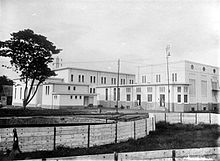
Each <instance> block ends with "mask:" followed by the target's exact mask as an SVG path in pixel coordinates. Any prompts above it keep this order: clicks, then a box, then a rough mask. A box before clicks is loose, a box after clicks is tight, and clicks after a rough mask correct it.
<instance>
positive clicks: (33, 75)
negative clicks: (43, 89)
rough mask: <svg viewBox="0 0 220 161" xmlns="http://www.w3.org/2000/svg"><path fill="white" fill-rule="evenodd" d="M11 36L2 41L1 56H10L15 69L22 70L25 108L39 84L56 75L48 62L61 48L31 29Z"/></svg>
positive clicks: (0, 46) (0, 45) (21, 78)
mask: <svg viewBox="0 0 220 161" xmlns="http://www.w3.org/2000/svg"><path fill="white" fill-rule="evenodd" d="M11 36H12V38H11V39H10V40H6V41H0V56H2V57H8V58H10V59H11V60H10V63H11V65H12V66H13V67H15V71H17V72H18V71H19V72H20V80H21V81H23V82H24V84H25V88H24V99H23V107H24V109H25V108H26V106H27V105H28V104H29V103H30V101H31V100H32V99H33V97H34V95H35V94H36V92H37V90H38V87H39V85H40V84H41V83H43V82H44V81H45V80H46V79H47V78H49V77H51V76H55V72H54V71H52V70H51V69H50V68H49V66H48V64H49V63H51V62H52V61H53V58H52V55H53V54H58V53H59V52H60V51H61V49H57V48H56V46H54V45H53V43H52V42H50V41H49V40H47V38H46V37H44V36H42V35H38V34H35V33H34V32H33V31H32V30H30V29H26V30H22V31H19V32H16V33H12V34H11ZM35 84H36V85H35ZM34 86H35V88H33V87H34ZM32 93H33V94H32Z"/></svg>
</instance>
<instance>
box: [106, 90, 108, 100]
mask: <svg viewBox="0 0 220 161" xmlns="http://www.w3.org/2000/svg"><path fill="white" fill-rule="evenodd" d="M105 100H106V101H107V100H108V88H106V89H105Z"/></svg>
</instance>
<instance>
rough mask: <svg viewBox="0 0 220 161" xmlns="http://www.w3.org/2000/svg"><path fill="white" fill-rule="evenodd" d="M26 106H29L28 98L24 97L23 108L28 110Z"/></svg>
mask: <svg viewBox="0 0 220 161" xmlns="http://www.w3.org/2000/svg"><path fill="white" fill-rule="evenodd" d="M26 107H27V100H26V99H24V100H23V109H24V110H26Z"/></svg>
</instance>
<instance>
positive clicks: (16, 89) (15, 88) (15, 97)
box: [15, 88, 17, 99]
mask: <svg viewBox="0 0 220 161" xmlns="http://www.w3.org/2000/svg"><path fill="white" fill-rule="evenodd" d="M16 95H17V88H15V99H16Z"/></svg>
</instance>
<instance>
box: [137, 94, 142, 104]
mask: <svg viewBox="0 0 220 161" xmlns="http://www.w3.org/2000/svg"><path fill="white" fill-rule="evenodd" d="M137 100H138V106H140V105H141V95H140V94H137Z"/></svg>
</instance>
